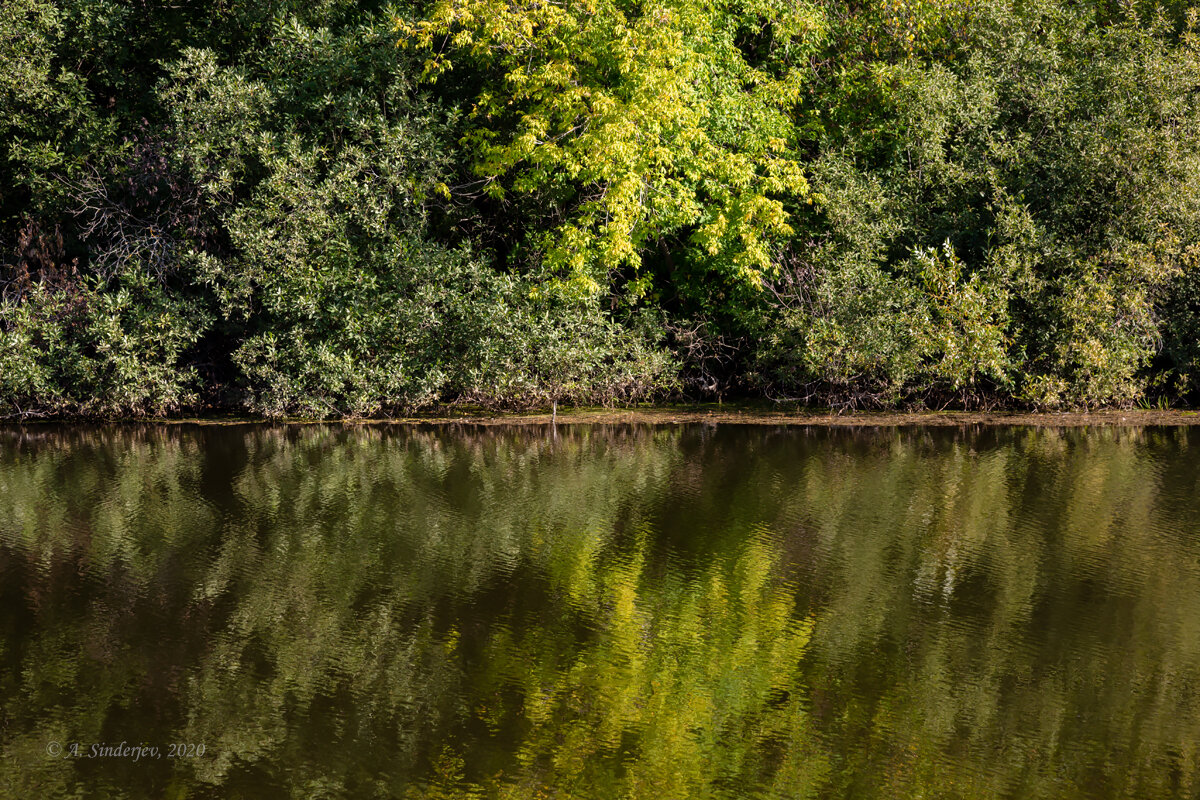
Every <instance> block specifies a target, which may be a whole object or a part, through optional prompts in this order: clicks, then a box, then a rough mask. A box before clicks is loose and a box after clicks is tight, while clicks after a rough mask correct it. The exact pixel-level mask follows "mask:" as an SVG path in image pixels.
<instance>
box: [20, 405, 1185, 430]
mask: <svg viewBox="0 0 1200 800" xmlns="http://www.w3.org/2000/svg"><path fill="white" fill-rule="evenodd" d="M556 420H557V424H559V425H580V424H587V425H614V424H643V425H684V424H696V423H704V424H718V423H719V424H735V425H809V426H820V427H901V426H917V425H924V426H933V427H962V426H979V425H982V426H992V425H1020V426H1028V427H1056V428H1057V427H1063V428H1080V427H1092V426H1100V427H1114V426H1116V427H1141V426H1152V425H1154V426H1191V425H1200V411H1195V410H1182V409H1124V410H1121V409H1105V410H1098V411H1062V412H1030V411H986V412H979V411H913V412H907V411H878V412H847V413H837V412H830V411H820V410H811V409H795V408H793V409H787V408H780V409H771V408H763V407H760V406H749V405H746V406H742V405H736V404H728V403H727V404H723V405H719V404H716V403H711V404H689V405H677V406H651V407H634V408H577V409H560V410H559V412H558V414H557V418H556ZM108 421H111V422H118V423H128V422H138V423H152V424H164V425H180V424H198V425H245V424H263V423H277V424H292V425H297V424H306V425H321V424H325V425H456V424H470V425H548V424H550V423H551V421H552V416H551V414H550V413H549V412H548V411H547V412H511V413H499V412H495V411H490V410H458V411H454V412H445V413H433V414H424V415H413V416H407V417H388V418H366V419H345V420H315V419H298V418H290V419H278V420H268V419H263V418H257V417H226V418H213V417H209V418H205V417H182V418H177V419H169V418H163V419H147V418H141V419H137V420H127V419H126V420H108ZM64 422H67V423H69V422H80V423H86V424H95V423H97V422H105V420H95V419H76V420H72V419H70V418H58V419H39V420H0V425H30V424H61V423H64Z"/></svg>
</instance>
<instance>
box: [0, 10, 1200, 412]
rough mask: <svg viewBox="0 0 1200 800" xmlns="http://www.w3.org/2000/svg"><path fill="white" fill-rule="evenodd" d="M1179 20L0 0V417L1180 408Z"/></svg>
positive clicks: (1197, 139) (1185, 86)
mask: <svg viewBox="0 0 1200 800" xmlns="http://www.w3.org/2000/svg"><path fill="white" fill-rule="evenodd" d="M1197 86H1200V39H1198V38H1197V34H1196V33H1195V32H1194V30H1193V13H1192V11H1191V10H1189V9H1185V8H1181V7H1178V6H1174V5H1172V6H1169V7H1166V8H1162V7H1154V6H1149V5H1145V4H1141V5H1139V4H1134V3H1126V4H1124V5H1120V6H1113V5H1111V4H1101V3H1068V2H1065V1H1064V0H1035V2H1032V3H1020V4H1017V3H1013V2H1011V1H1010V0H972V1H971V2H965V0H919V1H918V2H899V0H873V2H869V3H867V4H864V5H855V4H844V3H840V2H836V0H830V2H824V3H821V2H815V3H812V4H804V3H783V2H778V1H777V0H755V2H751V3H724V2H711V1H710V0H644V1H642V2H630V1H629V0H587V1H586V2H584V1H576V0H569V1H568V2H565V3H561V4H542V3H528V4H520V3H518V4H512V3H498V2H495V0H439V1H438V2H433V3H428V4H412V5H406V6H400V7H394V6H387V7H384V6H381V5H378V4H375V3H371V2H353V0H322V1H321V2H315V3H299V2H295V0H275V2H271V3H251V2H243V1H242V0H233V1H232V2H230V1H229V0H222V1H221V2H216V1H215V0H206V1H204V2H197V3H189V4H186V5H181V6H167V5H163V6H160V5H157V4H152V5H151V6H149V7H144V6H143V4H139V3H133V2H132V1H131V0H11V2H9V3H8V4H6V13H5V14H4V15H3V16H2V18H0V414H15V415H27V414H46V413H85V414H107V415H112V414H134V415H137V414H161V413H172V412H181V411H187V410H202V409H244V410H248V411H251V412H254V413H262V414H268V415H280V414H303V415H312V416H337V415H366V414H373V413H400V412H404V411H411V410H417V409H420V408H426V407H429V406H431V405H437V404H448V403H482V404H485V405H508V406H517V405H530V404H539V403H547V402H550V401H557V400H566V401H574V402H623V401H634V400H640V399H648V398H668V397H681V396H688V397H697V398H704V397H709V396H715V397H720V396H723V395H725V396H728V395H730V394H743V395H755V396H767V397H771V398H776V399H782V398H792V399H799V400H802V401H805V402H809V403H820V404H835V405H840V406H841V405H844V406H864V405H870V406H894V405H898V404H905V405H914V404H915V405H921V404H936V405H943V404H947V403H950V404H956V405H967V406H977V405H994V404H1020V405H1027V406H1032V407H1040V408H1053V407H1078V406H1096V405H1105V404H1118V405H1130V404H1135V403H1139V402H1178V401H1183V402H1194V401H1195V399H1196V391H1197V386H1196V384H1197V378H1198V377H1200V273H1198V272H1197V269H1196V266H1195V264H1196V256H1197V253H1198V252H1200V251H1198V250H1197V244H1198V243H1200V100H1198V98H1197V94H1196V87H1197Z"/></svg>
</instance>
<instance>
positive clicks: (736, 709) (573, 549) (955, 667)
mask: <svg viewBox="0 0 1200 800" xmlns="http://www.w3.org/2000/svg"><path fill="white" fill-rule="evenodd" d="M1198 490H1200V430H1193V429H1189V428H1159V429H1155V428H1102V429H1091V430H1087V429H1074V430H1056V429H1048V428H1041V429H1038V428H980V429H975V430H966V429H946V428H940V429H932V428H930V429H923V428H880V429H870V430H847V429H828V428H784V427H779V428H776V427H768V426H738V425H721V426H704V425H685V426H619V425H617V426H600V425H596V426H582V425H580V426H562V425H560V426H559V427H558V429H557V432H552V431H551V430H550V429H548V428H538V427H520V428H496V427H488V428H485V427H471V426H445V427H428V428H420V427H402V426H395V427H386V426H358V427H340V426H277V427H272V426H252V425H246V426H185V425H176V426H145V427H116V426H114V427H98V428H88V427H67V426H62V427H59V426H27V427H24V428H5V429H0V797H5V798H8V797H11V798H35V797H36V798H60V797H106V798H109V797H111V798H162V797H169V798H184V797H187V798H193V797H194V798H208V797H211V798H226V797H229V798H240V797H245V798H270V797H295V798H372V797H380V798H386V797H398V798H464V799H465V798H598V799H602V800H609V798H659V797H662V798H685V797H686V798H707V797H714V798H743V797H746V798H750V797H753V798H760V797H761V798H772V797H777V798H795V797H820V798H909V797H911V798H916V797H922V798H1000V797H1005V798H1008V797H1011V798H1074V797H1081V798H1082V797H1087V798H1118V797H1120V798H1171V797H1196V796H1197V795H1198V794H1200V775H1198V769H1200V752H1198V746H1200V524H1198V523H1200V515H1198V511H1200V502H1198V500H1197V497H1198ZM135 746H136V747H139V748H141V747H145V748H147V749H146V750H145V751H139V754H138V755H137V757H136V758H135V757H134V755H133V754H131V753H130V750H129V749H130V748H131V747H135ZM105 748H107V749H105ZM153 748H157V750H154V749H153Z"/></svg>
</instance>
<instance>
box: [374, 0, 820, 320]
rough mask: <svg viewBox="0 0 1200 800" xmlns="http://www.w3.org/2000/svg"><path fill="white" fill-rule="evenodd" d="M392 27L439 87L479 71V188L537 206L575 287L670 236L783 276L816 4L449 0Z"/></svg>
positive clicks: (748, 273) (744, 272) (553, 258)
mask: <svg viewBox="0 0 1200 800" xmlns="http://www.w3.org/2000/svg"><path fill="white" fill-rule="evenodd" d="M397 25H398V27H399V28H400V29H401V30H402V31H404V32H405V33H406V34H407V36H406V42H407V43H408V44H410V45H412V46H415V47H418V48H422V49H423V50H425V51H427V53H428V60H427V61H426V62H425V70H424V72H425V76H426V78H427V79H428V80H430V81H435V80H438V79H439V78H442V77H443V76H445V75H446V73H447V72H449V71H450V70H453V69H455V68H456V67H457V66H459V65H463V66H464V70H469V71H470V72H471V73H472V75H473V77H475V78H476V80H477V86H478V90H477V91H475V92H474V93H473V94H474V96H473V98H472V101H471V102H472V108H471V111H470V117H469V120H470V121H469V125H468V129H467V131H466V134H465V136H464V139H463V144H464V145H465V146H466V147H467V150H468V153H469V154H470V157H471V158H472V159H473V169H474V172H475V173H476V176H477V177H478V179H479V182H478V183H476V184H474V186H476V187H477V188H478V189H479V191H481V192H483V193H486V194H487V195H490V196H491V197H492V198H495V199H498V200H501V201H504V200H506V199H509V198H511V197H512V196H514V195H515V196H519V197H520V196H524V197H526V198H528V199H533V200H535V201H536V203H535V204H534V206H535V207H536V208H537V209H538V211H539V214H538V215H539V216H540V217H541V219H539V220H536V222H535V223H534V225H533V226H532V230H530V231H529V233H530V234H531V235H532V236H533V237H534V240H535V241H534V242H533V244H535V245H537V246H540V248H542V249H544V264H545V265H546V266H547V267H548V268H549V269H550V270H551V274H552V275H555V276H557V277H559V278H562V279H565V281H566V285H567V286H569V287H570V288H572V289H573V290H574V292H575V293H579V294H582V295H584V296H587V295H593V294H595V293H598V292H599V291H600V290H601V288H602V282H603V281H604V280H605V279H606V278H607V277H608V273H609V271H610V270H615V269H619V268H621V267H626V266H627V267H631V268H632V269H633V270H634V271H636V270H637V268H638V267H639V266H640V263H641V252H642V250H643V248H644V247H646V246H647V244H648V243H651V242H653V241H654V240H655V238H656V237H658V236H661V235H663V234H665V233H669V232H675V231H686V232H687V234H688V237H689V238H690V241H691V243H692V244H693V245H694V246H696V247H697V248H698V250H699V252H700V253H701V254H702V256H703V257H705V258H706V259H708V260H710V261H711V263H712V264H713V266H715V267H717V268H719V269H722V270H724V271H727V272H730V273H732V274H734V275H735V276H737V277H739V278H741V279H744V280H745V281H748V282H750V283H751V284H755V285H757V284H758V283H759V282H760V281H761V277H762V275H763V273H764V272H767V271H769V270H771V269H772V254H771V246H772V242H773V240H775V239H776V238H777V237H782V236H786V235H788V234H790V233H791V232H792V229H791V227H790V225H789V224H788V219H789V215H788V212H787V203H788V202H789V201H796V200H800V199H805V198H806V197H807V194H808V184H807V182H806V180H805V177H804V173H803V170H802V168H801V166H800V163H799V162H798V160H797V158H796V153H795V152H794V150H792V149H791V148H790V147H789V144H790V143H791V139H792V138H793V133H794V131H795V126H794V124H793V120H792V118H791V111H792V110H793V109H794V107H795V105H796V103H797V101H798V99H799V97H800V92H801V89H802V76H803V74H804V73H805V71H806V61H805V60H804V59H805V57H806V56H807V54H809V53H810V52H811V51H812V48H813V47H814V46H815V42H816V40H817V37H818V35H819V33H820V31H821V27H822V23H821V17H820V16H819V14H818V12H817V11H816V10H815V9H814V8H813V7H810V6H807V5H804V4H792V3H787V2H776V0H757V2H752V3H749V4H743V3H723V2H720V1H719V0H717V1H715V2H714V0H647V1H646V2H632V3H631V2H620V1H619V0H567V1H566V2H562V3H548V2H540V1H539V0H535V1H534V2H524V3H509V2H505V1H502V0H444V1H443V2H441V3H439V4H438V5H437V6H435V8H434V9H432V11H431V12H430V13H429V14H428V16H426V17H425V18H424V19H422V20H420V21H418V22H416V23H409V22H405V21H403V20H398V22H397ZM560 285H561V284H560ZM636 286H637V285H636V284H635V294H636V293H637V292H636ZM643 290H644V286H643Z"/></svg>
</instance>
